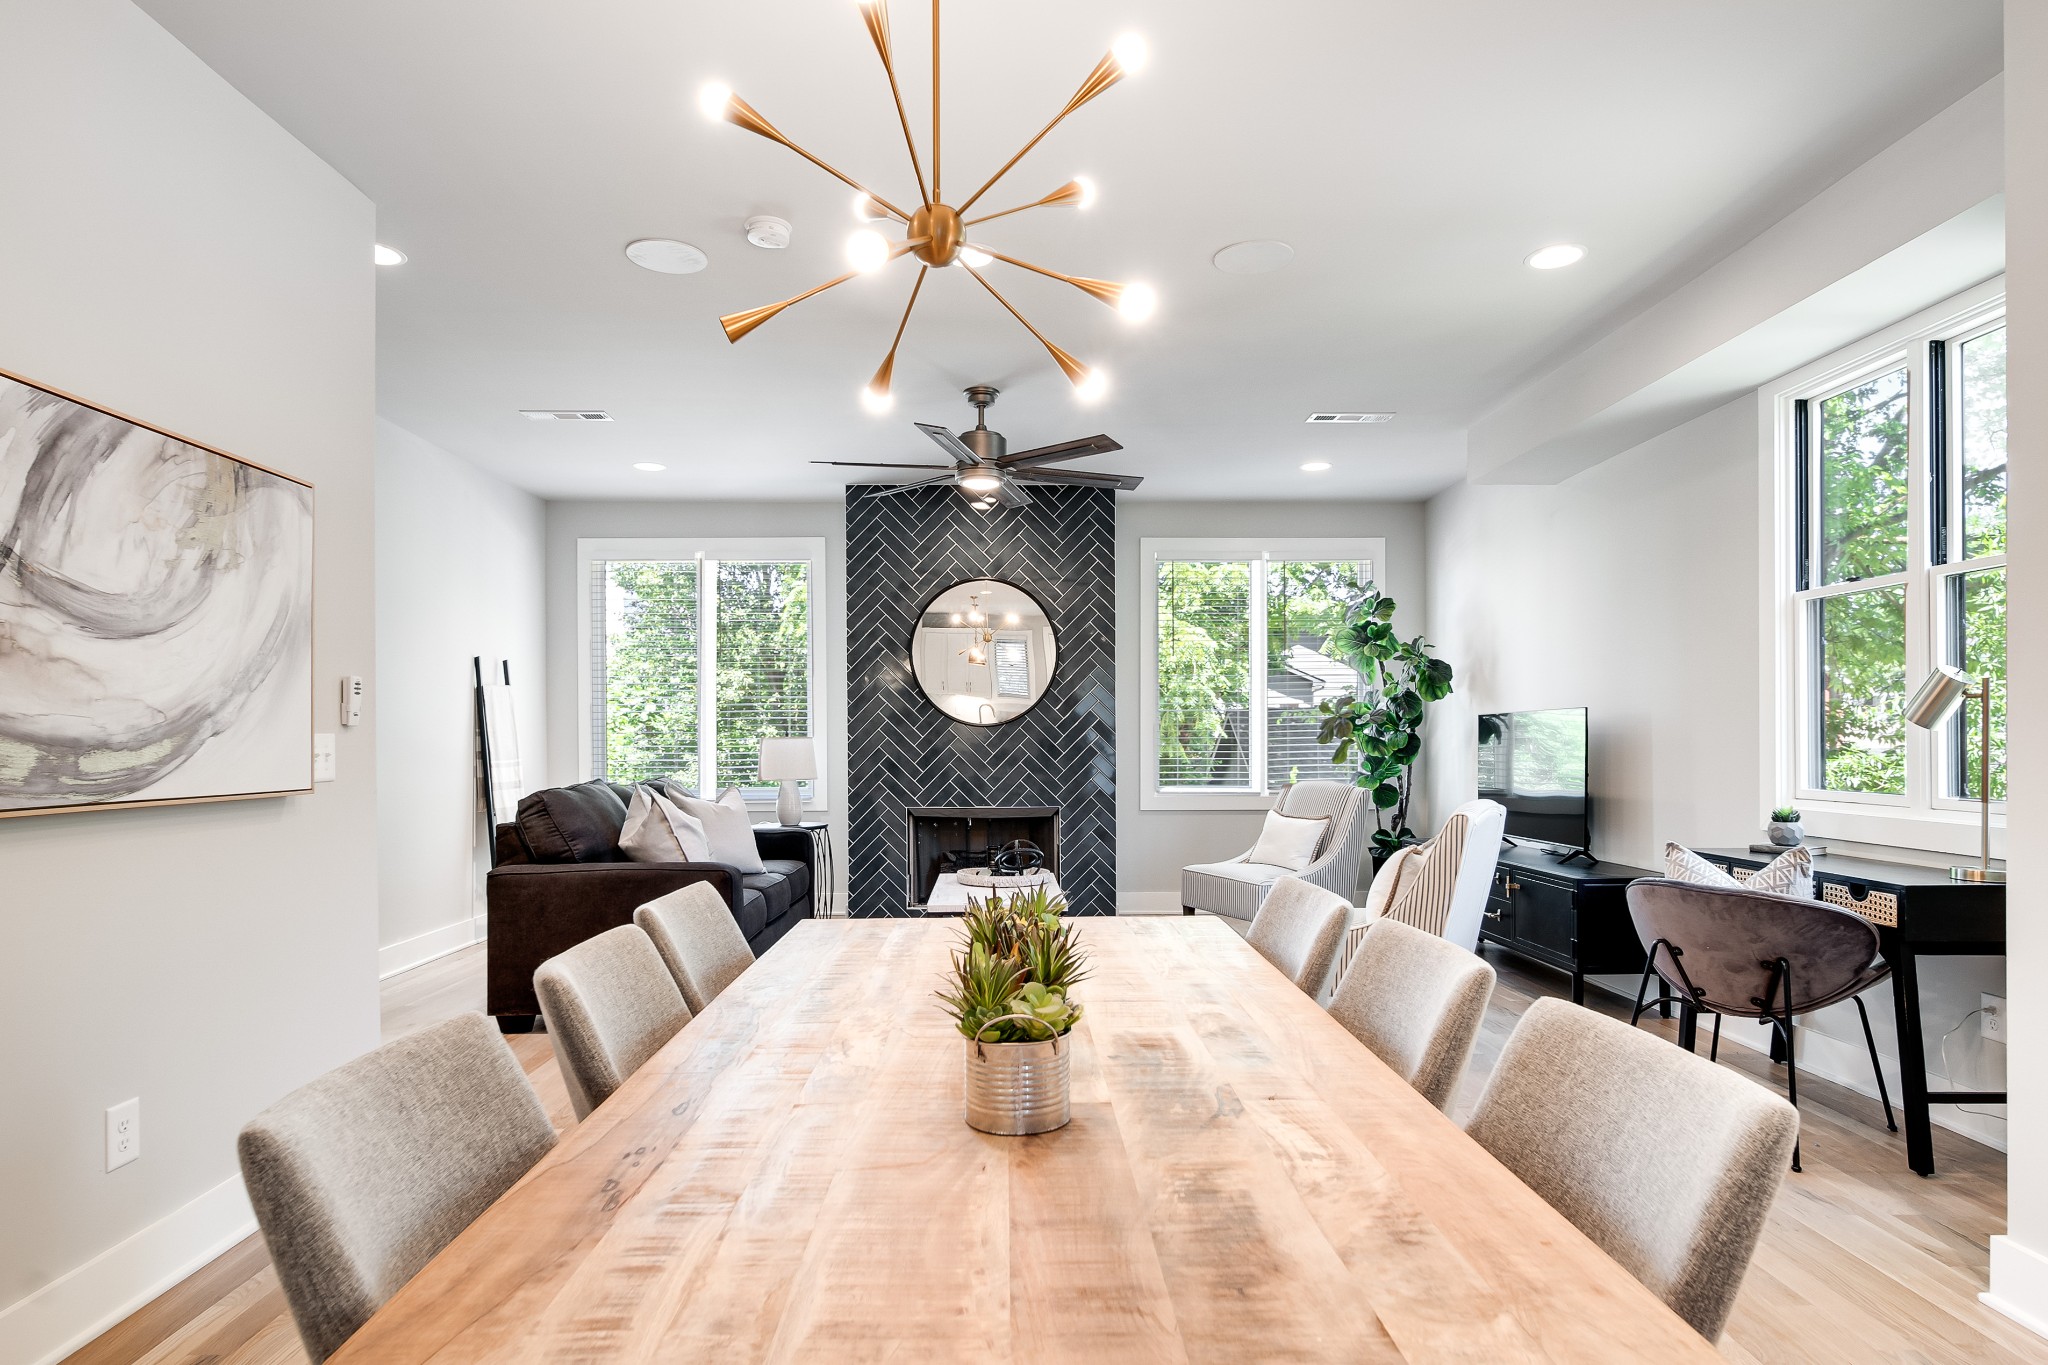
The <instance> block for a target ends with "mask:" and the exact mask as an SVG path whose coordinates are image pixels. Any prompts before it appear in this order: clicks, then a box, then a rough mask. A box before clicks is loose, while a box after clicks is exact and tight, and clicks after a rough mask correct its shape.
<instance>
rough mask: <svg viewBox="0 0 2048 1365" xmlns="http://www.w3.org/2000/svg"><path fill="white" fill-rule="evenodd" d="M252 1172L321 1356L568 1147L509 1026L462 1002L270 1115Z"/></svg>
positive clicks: (245, 1170)
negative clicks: (462, 1008) (504, 1032)
mask: <svg viewBox="0 0 2048 1365" xmlns="http://www.w3.org/2000/svg"><path fill="white" fill-rule="evenodd" d="M235 1145H236V1150H237V1152H238V1154H239V1155H240V1157H241V1163H242V1182H243V1184H244V1186H245V1187H246V1188H247V1189H248V1191H249V1202H250V1203H251V1204H252V1205H254V1206H255V1209H256V1221H257V1223H258V1224H259V1225H260V1226H261V1227H262V1229H263V1240H264V1241H265V1242H266V1243H268V1244H269V1247H270V1259H271V1260H272V1262H274V1263H275V1264H276V1266H277V1279H278V1285H279V1287H280V1288H282V1289H283V1290H284V1297H285V1302H286V1303H287V1304H288V1305H290V1307H291V1310H292V1321H293V1322H294V1323H296V1324H297V1326H298V1329H299V1340H301V1341H302V1342H304V1343H305V1347H306V1354H307V1355H309V1356H311V1357H312V1358H313V1360H314V1361H315V1362H316V1363H317V1362H319V1361H323V1360H325V1359H327V1357H328V1356H330V1355H332V1354H334V1352H335V1351H336V1350H338V1349H340V1347H341V1344H342V1343H343V1342H345V1341H347V1340H348V1339H349V1337H350V1336H352V1335H354V1333H355V1331H356V1329H357V1328H359V1327H361V1326H362V1325H363V1323H365V1322H366V1321H368V1320H369V1317H370V1315H371V1314H372V1313H374V1312H376V1311H377V1309H378V1308H379V1307H381V1306H382V1305H383V1304H384V1302H385V1301H386V1300H387V1299H389V1298H390V1297H391V1296H392V1295H393V1294H394V1293H396V1292H397V1291H398V1288H399V1286H401V1285H403V1284H404V1283H405V1282H406V1281H407V1280H409V1279H411V1278H412V1277H413V1276H414V1275H415V1274H416V1273H418V1271H419V1269H420V1267H421V1266H423V1265H425V1264H426V1263H427V1262H428V1261H429V1260H432V1259H433V1257H434V1254H435V1253H436V1252H438V1251H439V1250H440V1249H441V1248H442V1247H444V1246H446V1245H448V1243H449V1242H451V1241H453V1240H454V1239H455V1235H456V1234H457V1233H459V1232H461V1231H462V1230H463V1229H464V1228H466V1227H468V1226H469V1225H470V1224H471V1223H472V1222H474V1221H475V1220H476V1217H477V1215H478V1214H480V1213H482V1212H483V1211H484V1210H485V1209H486V1208H488V1207H490V1205H491V1202H492V1201H493V1200H495V1199H496V1198H497V1197H498V1196H499V1195H501V1194H503V1193H504V1192H505V1191H506V1190H508V1189H510V1188H511V1187H512V1185H513V1184H514V1183H515V1182H517V1181H518V1179H519V1177H520V1176H522V1175H524V1174H526V1172H527V1171H528V1170H529V1169H530V1168H531V1167H532V1166H533V1164H534V1163H535V1162H536V1161H539V1160H540V1159H541V1157H543V1156H545V1155H546V1154H547V1152H548V1149H549V1148H551V1147H553V1146H554V1145H555V1130H554V1126H553V1125H552V1124H550V1123H549V1122H548V1116H547V1111H546V1110H545V1109H543V1108H542V1107H541V1102H540V1098H539V1096H537V1095H535V1094H534V1093H533V1087H532V1086H531V1085H530V1084H528V1083H527V1080H526V1074H525V1073H524V1072H523V1071H521V1070H520V1069H519V1063H518V1061H517V1060H516V1059H514V1057H513V1056H512V1050H511V1049H510V1048H509V1047H507V1046H506V1045H505V1040H504V1039H503V1038H502V1037H500V1036H499V1035H498V1030H497V1029H496V1028H495V1027H494V1026H493V1025H492V1024H491V1022H490V1021H489V1020H488V1019H486V1018H484V1016H483V1015H481V1014H474V1013H472V1014H463V1015H458V1016H457V1017H455V1018H453V1019H450V1020H448V1021H447V1022H445V1023H440V1024H435V1025H433V1026H432V1027H430V1028H424V1029H421V1030H420V1031H419V1032H417V1033H409V1034H407V1035H406V1036H405V1037H403V1038H398V1039H394V1040H393V1041H391V1042H389V1043H386V1044H385V1045H384V1046H382V1047H380V1048H378V1049H377V1050H376V1051H374V1052H369V1053H365V1054H364V1055H363V1056H361V1057H358V1058H356V1059H355V1060H354V1061H352V1062H348V1063H346V1064H344V1065H342V1066H340V1067H337V1068H336V1069H334V1070H333V1071H330V1072H328V1073H327V1074H326V1075H325V1076H322V1077H320V1078H319V1079H318V1080H316V1081H312V1082H310V1083H308V1084H306V1085H304V1086H301V1087H300V1088H299V1089H297V1090H294V1091H293V1092H292V1093H291V1094H289V1095H287V1096H285V1097H284V1098H283V1099H281V1100H279V1101H278V1102H277V1103H276V1104H274V1105H272V1106H271V1107H270V1108H268V1109H266V1110H264V1111H263V1112H262V1113H260V1114H258V1115H257V1116H256V1117H255V1118H253V1119H251V1120H250V1121H249V1124H248V1126H247V1127H245V1128H243V1129H242V1133H241V1137H240V1138H239V1139H238V1140H237V1142H236V1144H235Z"/></svg>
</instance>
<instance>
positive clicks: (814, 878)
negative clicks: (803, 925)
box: [754, 820, 839, 919]
mask: <svg viewBox="0 0 2048 1365" xmlns="http://www.w3.org/2000/svg"><path fill="white" fill-rule="evenodd" d="M754 828H755V829H800V830H802V831H804V832H805V833H806V834H808V835H810V836H811V914H812V916H813V917H814V918H816V919H832V918H834V917H835V916H837V915H838V913H839V896H838V878H837V874H836V871H835V869H834V868H833V866H832V826H831V824H830V823H829V822H828V821H824V820H802V821H799V822H798V823H796V824H794V825H780V824H776V823H775V822H774V821H772V820H771V821H768V822H766V823H764V824H758V825H755V826H754Z"/></svg>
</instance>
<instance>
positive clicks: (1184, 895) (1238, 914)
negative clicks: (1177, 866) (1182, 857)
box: [1180, 861, 1293, 921]
mask: <svg viewBox="0 0 2048 1365" xmlns="http://www.w3.org/2000/svg"><path fill="white" fill-rule="evenodd" d="M1291 875H1293V874H1292V873H1290V872H1289V871H1288V869H1286V868H1284V867H1273V866H1271V865H1269V864H1267V863H1247V862H1236V861H1232V862H1227V863H1196V864H1195V865H1194V866H1193V867H1184V868H1182V869H1181V870H1180V903H1181V904H1182V905H1186V906H1192V907H1193V908H1195V909H1197V910H1207V911H1209V912H1210V913H1211V914H1216V915H1226V916H1228V917H1229V918H1231V919H1239V920H1246V921H1249V920H1250V919H1251V918H1252V917H1253V916H1254V915H1256V914H1258V913H1259V907H1260V906H1261V905H1263V904H1265V901H1266V893H1267V892H1268V891H1270V890H1272V889H1273V883H1274V882H1277V881H1279V880H1280V879H1281V878H1282V877H1286V876H1291Z"/></svg>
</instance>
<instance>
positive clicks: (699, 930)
mask: <svg viewBox="0 0 2048 1365" xmlns="http://www.w3.org/2000/svg"><path fill="white" fill-rule="evenodd" d="M633 923H635V924H637V925H639V926H640V927H641V928H642V929H643V930H645V931H646V933H647V937H649V938H651V939H653V940H654V946H655V947H656V948H657V949H659V950H660V952H661V960H662V961H663V962H665V963H667V964H668V970H669V975H671V976H673V977H674V978H675V983H676V986H677V988H678V989H679V990H681V991H682V993H683V999H684V1000H686V1001H687V1002H689V1006H690V1011H691V1013H693V1014H702V1013H703V1012H704V1011H705V1010H707V1009H709V1008H710V1007H711V1002H712V1001H714V1000H716V999H717V998H718V995H719V992H720V991H723V990H724V989H725V988H726V987H727V986H730V985H731V984H732V983H733V981H734V979H735V978H737V977H738V976H739V974H740V973H741V972H743V971H745V970H746V969H747V968H749V967H751V966H753V965H754V950H753V949H751V948H749V947H748V946H747V940H746V936H745V935H744V934H742V933H740V929H739V926H738V925H737V924H734V923H733V919H732V912H730V911H729V910H727V909H726V908H725V902H724V901H723V900H721V899H719V896H718V893H717V892H716V891H713V890H712V889H711V888H710V887H708V886H706V885H704V884H703V883H701V882H700V883H696V884H694V885H691V886H686V887H684V888H682V889H681V890H680V891H671V892H669V893H668V894H667V895H666V896H663V897H661V898H660V899H659V900H651V901H649V902H647V904H645V905H643V906H641V907H640V908H639V909H638V910H635V911H634V912H633Z"/></svg>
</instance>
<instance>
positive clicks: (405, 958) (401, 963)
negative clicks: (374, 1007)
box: [377, 919, 484, 981]
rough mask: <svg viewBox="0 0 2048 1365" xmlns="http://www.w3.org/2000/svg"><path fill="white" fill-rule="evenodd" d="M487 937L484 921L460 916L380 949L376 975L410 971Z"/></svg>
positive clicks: (384, 976)
mask: <svg viewBox="0 0 2048 1365" xmlns="http://www.w3.org/2000/svg"><path fill="white" fill-rule="evenodd" d="M483 937H484V921H482V920H480V919H459V920H457V921H455V923H453V924H444V925H442V926H441V927H440V928H439V929H430V930H428V931H427V932H426V933H424V934H420V935H418V936H417V937H414V938H408V939H400V940H399V941H398V942H396V943H393V944H391V945H389V946H388V947H383V948H379V949H378V950H377V979H378V980H379V981H383V980H385V979H387V978H389V977H394V976H397V975H398V974H399V973H400V972H409V971H411V970H412V969H413V968H414V967H417V966H419V965H420V964H422V963H426V962H432V961H433V960H434V959H435V958H437V957H446V956H447V955H448V954H450V953H453V952H457V951H459V950H461V949H463V948H467V947H468V946H469V945H470V944H472V943H480V942H482V941H483Z"/></svg>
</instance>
